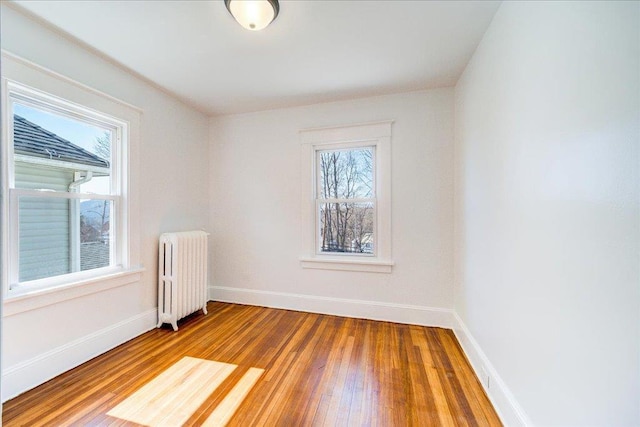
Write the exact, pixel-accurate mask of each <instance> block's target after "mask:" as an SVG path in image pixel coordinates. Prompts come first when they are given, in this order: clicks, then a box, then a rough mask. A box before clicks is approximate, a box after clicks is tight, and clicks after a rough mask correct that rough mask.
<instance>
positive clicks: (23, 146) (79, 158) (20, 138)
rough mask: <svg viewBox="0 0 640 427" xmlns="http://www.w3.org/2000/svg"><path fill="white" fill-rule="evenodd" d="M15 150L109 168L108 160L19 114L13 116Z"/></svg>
mask: <svg viewBox="0 0 640 427" xmlns="http://www.w3.org/2000/svg"><path fill="white" fill-rule="evenodd" d="M13 149H14V152H15V153H16V154H25V155H27V156H33V157H41V158H44V159H52V160H60V161H63V162H71V163H79V164H82V165H90V166H98V167H105V168H108V167H109V162H108V161H107V160H104V159H103V158H101V157H98V156H96V155H95V154H92V153H90V152H88V151H87V150H85V149H83V148H81V147H78V146H77V145H75V144H73V143H71V142H70V141H67V140H66V139H64V138H61V137H59V136H58V135H56V134H55V133H53V132H50V131H48V130H46V129H44V128H41V127H40V126H38V125H37V124H35V123H32V122H30V121H29V120H27V119H25V118H24V117H21V116H19V115H17V114H14V115H13Z"/></svg>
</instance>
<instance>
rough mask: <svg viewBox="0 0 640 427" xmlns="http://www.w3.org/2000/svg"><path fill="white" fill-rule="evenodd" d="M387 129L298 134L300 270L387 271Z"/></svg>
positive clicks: (355, 128)
mask: <svg viewBox="0 0 640 427" xmlns="http://www.w3.org/2000/svg"><path fill="white" fill-rule="evenodd" d="M391 125H392V122H391V121H387V122H378V123H368V124H358V125H350V126H341V127H333V128H322V129H308V130H303V131H301V132H300V137H301V147H302V159H301V161H302V171H303V180H307V182H308V183H309V185H304V186H303V195H302V197H303V206H302V213H303V218H302V221H303V243H302V244H303V248H302V249H303V254H302V256H301V257H300V262H301V265H302V267H303V268H319V269H331V270H350V271H366V272H378V273H390V272H391V269H392V266H393V261H392V259H391Z"/></svg>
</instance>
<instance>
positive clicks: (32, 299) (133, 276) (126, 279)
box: [2, 267, 144, 317]
mask: <svg viewBox="0 0 640 427" xmlns="http://www.w3.org/2000/svg"><path fill="white" fill-rule="evenodd" d="M143 272H144V268H143V267H137V268H131V269H128V270H121V271H118V272H116V273H112V274H108V275H104V276H99V277H94V278H91V279H85V280H79V281H77V282H73V283H68V284H65V285H61V286H55V287H51V288H46V289H32V290H29V289H24V290H15V291H9V295H8V296H7V297H6V298H5V299H4V305H3V310H2V316H3V317H9V316H13V315H15V314H19V313H23V312H25V311H30V310H35V309H38V308H42V307H46V306H48V305H52V304H57V303H60V302H63V301H68V300H71V299H74V298H79V297H83V296H86V295H91V294H94V293H97V292H102V291H106V290H108V289H113V288H117V287H119V286H124V285H128V284H130V283H135V282H138V281H140V278H141V277H142V273H143Z"/></svg>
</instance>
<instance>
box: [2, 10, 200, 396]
mask: <svg viewBox="0 0 640 427" xmlns="http://www.w3.org/2000/svg"><path fill="white" fill-rule="evenodd" d="M1 15H2V22H1V25H2V34H1V36H2V39H1V43H2V49H6V50H7V51H9V52H11V53H13V54H16V55H19V56H21V57H23V58H25V59H27V60H30V61H32V62H35V63H37V64H39V65H41V66H43V67H46V68H49V69H50V70H53V71H55V72H58V73H60V74H63V75H65V76H67V77H70V78H72V79H74V80H76V81H78V82H80V83H83V84H86V85H88V86H90V87H92V88H94V89H97V90H100V91H102V92H104V93H106V94H108V95H111V96H114V97H116V98H119V99H121V100H123V101H125V102H128V103H130V104H133V105H135V106H137V107H139V108H141V109H142V112H143V113H142V121H141V135H142V136H141V140H140V141H139V143H140V146H139V153H140V160H139V170H138V174H137V175H138V178H139V180H138V185H137V187H138V191H139V199H138V200H139V205H140V211H141V212H140V247H141V248H142V250H141V253H140V260H141V262H142V264H143V265H144V267H145V268H146V271H145V272H144V274H143V275H142V279H141V281H140V282H139V283H133V284H130V285H126V286H123V287H118V288H115V289H112V290H109V291H105V292H100V293H96V294H93V295H89V296H86V297H82V298H77V299H73V300H70V301H66V302H64V303H59V304H56V305H51V306H48V307H44V308H41V309H38V310H32V311H28V312H24V313H20V314H16V315H12V316H8V317H4V318H3V331H2V338H3V344H2V352H3V354H2V356H3V381H2V395H3V400H5V399H6V398H8V397H11V396H13V395H15V394H16V393H19V392H21V391H24V389H25V387H29V386H32V385H35V384H37V383H39V382H42V381H43V380H46V379H48V377H50V376H51V375H52V374H56V373H59V372H57V371H60V370H64V369H67V368H69V367H72V366H74V365H75V364H77V363H79V362H81V361H83V360H84V359H86V358H88V357H91V356H93V355H95V354H98V353H100V352H102V351H105V350H106V349H108V348H110V347H112V346H113V345H116V344H119V343H120V342H121V341H122V340H124V339H128V338H131V337H132V336H135V335H137V334H139V333H141V332H143V331H144V330H146V329H149V328H152V327H153V326H154V325H155V321H156V319H157V318H156V317H155V316H156V314H155V307H156V305H157V299H156V298H157V296H156V294H157V284H156V280H157V279H156V278H157V238H158V235H159V234H160V233H161V232H164V231H175V230H187V229H200V228H206V227H207V224H208V209H209V203H208V194H209V193H208V191H209V189H208V183H207V176H208V121H207V118H206V117H205V116H204V115H202V114H200V113H198V112H196V111H195V110H193V109H191V108H189V107H187V106H185V105H184V104H181V103H179V102H178V101H176V100H175V99H173V98H171V97H170V96H167V95H166V94H164V93H162V92H160V91H159V90H157V89H155V88H153V87H152V86H150V85H149V84H147V83H145V82H143V81H142V80H140V79H137V78H135V77H133V76H132V75H131V74H130V73H128V72H126V71H124V70H122V69H120V68H119V67H117V66H114V65H113V64H111V63H109V62H107V61H105V60H103V59H101V58H100V57H99V56H97V55H96V54H94V53H91V52H89V51H87V50H85V49H83V48H82V47H80V46H79V45H77V44H75V43H74V42H72V41H70V40H68V39H66V38H64V37H62V36H61V35H59V34H58V33H55V32H52V31H51V30H49V29H47V28H44V27H43V26H42V25H40V24H39V23H36V22H34V21H32V20H30V19H29V18H27V17H25V16H23V15H21V14H20V13H18V12H17V11H16V10H14V9H12V8H10V7H7V6H6V5H5V4H4V3H3V4H2V9H1ZM5 316H6V313H5Z"/></svg>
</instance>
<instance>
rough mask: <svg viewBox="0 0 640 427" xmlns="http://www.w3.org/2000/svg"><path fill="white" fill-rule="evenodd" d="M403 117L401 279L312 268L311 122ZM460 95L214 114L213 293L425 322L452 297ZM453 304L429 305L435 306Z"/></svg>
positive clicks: (397, 167)
mask: <svg viewBox="0 0 640 427" xmlns="http://www.w3.org/2000/svg"><path fill="white" fill-rule="evenodd" d="M387 119H393V120H395V123H394V124H393V130H392V132H393V135H392V141H391V157H392V159H391V162H392V171H391V174H392V230H393V231H392V233H393V235H392V251H393V259H394V261H395V263H396V265H395V267H394V268H393V272H392V273H391V274H382V273H361V272H360V273H358V272H340V271H325V270H311V269H302V268H301V267H300V264H299V261H298V257H299V256H301V255H303V252H302V246H301V239H302V238H301V232H302V224H301V205H302V200H301V194H302V187H301V186H302V185H310V184H309V183H308V178H307V177H302V176H301V165H300V157H301V154H300V153H301V147H300V138H299V135H298V132H299V131H300V130H302V129H307V128H314V127H326V126H336V125H348V124H355V123H363V122H372V121H380V120H387ZM452 160H453V90H452V89H440V90H433V91H425V92H415V93H407V94H399V95H392V96H382V97H375V98H368V99H359V100H353V101H345V102H335V103H326V104H317V105H311V106H305V107H297V108H288V109H281V110H272V111H265V112H259V113H251V114H243V115H232V116H224V117H218V118H214V119H212V120H211V146H210V165H211V171H210V179H209V182H210V187H211V193H210V194H211V195H210V199H211V200H212V201H213V202H212V205H211V217H210V223H211V224H212V231H213V235H212V238H211V245H212V266H211V271H212V284H213V285H214V287H213V289H212V292H211V296H212V298H213V299H217V300H227V301H238V302H245V303H255V304H259V305H269V306H274V307H287V308H294V309H303V310H309V311H319V312H325V313H335V314H342V315H347V316H364V317H370V318H387V319H392V320H397V321H410V322H415V323H423V324H424V323H426V324H434V323H436V324H444V323H446V322H448V321H449V320H450V319H451V312H450V309H451V307H452V304H453V291H452V284H451V280H452V277H453V271H452V268H453V254H452V233H453V222H452V214H453V195H452V190H453V163H452ZM432 307H435V308H440V309H444V310H430V309H429V308H432Z"/></svg>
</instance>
